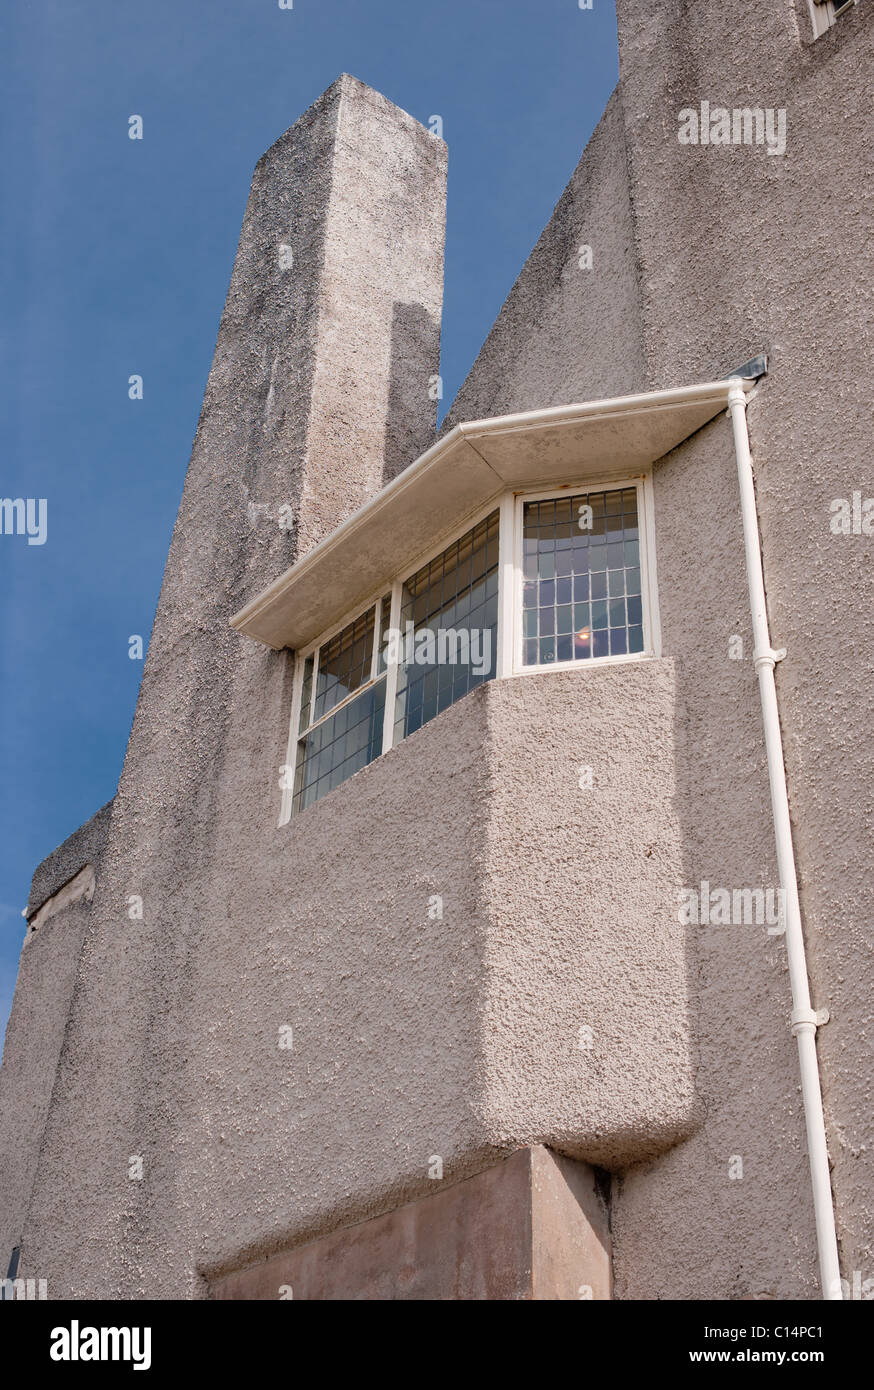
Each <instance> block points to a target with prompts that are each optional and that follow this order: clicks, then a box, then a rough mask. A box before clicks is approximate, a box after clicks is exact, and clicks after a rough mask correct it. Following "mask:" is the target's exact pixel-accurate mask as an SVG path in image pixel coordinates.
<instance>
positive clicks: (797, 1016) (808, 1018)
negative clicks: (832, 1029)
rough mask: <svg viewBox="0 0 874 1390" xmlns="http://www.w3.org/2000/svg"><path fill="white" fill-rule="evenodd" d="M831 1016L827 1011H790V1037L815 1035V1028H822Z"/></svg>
mask: <svg viewBox="0 0 874 1390" xmlns="http://www.w3.org/2000/svg"><path fill="white" fill-rule="evenodd" d="M830 1017H831V1014H830V1013H829V1011H828V1009H793V1010H792V1036H793V1038H797V1037H798V1034H799V1033H808V1032H809V1033H813V1034H814V1035H815V1034H816V1030H817V1028H822V1027H823V1026H824V1025H825V1024H826V1023H828V1021H829V1019H830Z"/></svg>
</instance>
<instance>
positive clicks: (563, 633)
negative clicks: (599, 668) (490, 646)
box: [522, 488, 643, 666]
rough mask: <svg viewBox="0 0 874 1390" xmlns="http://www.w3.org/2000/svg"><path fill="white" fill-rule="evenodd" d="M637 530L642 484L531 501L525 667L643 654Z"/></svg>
mask: <svg viewBox="0 0 874 1390" xmlns="http://www.w3.org/2000/svg"><path fill="white" fill-rule="evenodd" d="M637 528H638V514H637V489H636V488H613V489H605V490H604V491H601V492H594V493H580V494H579V495H578V496H576V497H571V498H560V499H558V500H557V501H555V502H551V501H550V502H526V504H525V508H524V514H523V550H524V554H525V557H526V568H525V583H524V586H523V628H522V633H523V639H524V641H523V660H524V662H525V665H526V666H537V665H550V664H552V663H554V662H556V661H586V660H588V659H590V658H591V657H593V656H594V657H598V656H624V655H626V654H627V653H628V652H640V651H643V618H642V609H641V599H640V597H639V595H640V544H639V540H638V529H637ZM626 595H629V597H628V598H626ZM589 601H590V602H589ZM535 638H537V639H538V640H537V641H535V640H534V639H535Z"/></svg>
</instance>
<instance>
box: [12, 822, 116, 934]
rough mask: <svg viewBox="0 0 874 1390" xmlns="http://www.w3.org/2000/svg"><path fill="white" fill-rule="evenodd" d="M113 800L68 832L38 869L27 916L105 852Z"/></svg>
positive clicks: (33, 882)
mask: <svg viewBox="0 0 874 1390" xmlns="http://www.w3.org/2000/svg"><path fill="white" fill-rule="evenodd" d="M111 814H112V802H111V801H107V803H106V805H105V806H102V807H101V808H100V810H99V811H97V812H96V814H95V815H93V816H92V817H91V819H90V820H87V821H86V822H85V824H84V825H80V826H79V829H78V830H74V832H73V834H72V835H68V837H67V839H66V840H64V842H63V844H61V845H58V848H57V849H56V850H52V853H51V854H50V855H49V856H48V858H47V859H44V860H43V862H42V863H41V864H40V865H39V867H38V868H37V869H36V870H35V871H34V875H33V879H32V880H31V885H30V895H29V897H28V900H27V907H26V908H25V916H26V917H27V918H28V920H30V918H31V917H33V916H34V915H35V914H36V913H37V912H38V911H39V909H40V908H41V907H42V905H43V903H44V902H45V901H46V900H47V899H48V898H51V897H52V896H53V895H54V894H55V893H57V891H58V889H59V888H63V886H64V884H65V883H69V881H70V879H71V878H74V877H75V875H76V874H77V873H78V872H79V870H80V869H81V868H82V867H83V866H84V865H85V864H94V863H96V862H97V860H98V859H99V858H100V856H101V854H102V853H103V846H104V844H105V843H106V836H107V835H108V833H109V820H110V816H111Z"/></svg>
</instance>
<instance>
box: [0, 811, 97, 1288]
mask: <svg viewBox="0 0 874 1390" xmlns="http://www.w3.org/2000/svg"><path fill="white" fill-rule="evenodd" d="M110 809H111V803H110V805H107V806H104V807H103V809H102V810H100V811H98V812H97V814H96V815H95V816H92V817H91V819H90V820H89V821H86V823H85V824H84V825H83V826H81V827H80V828H79V830H77V831H76V832H75V834H73V835H71V836H70V837H69V838H68V839H66V840H65V841H64V842H63V844H61V845H59V846H58V848H57V849H56V850H55V851H54V853H53V854H50V855H49V857H48V859H46V860H45V861H44V862H43V863H42V864H41V865H40V866H39V868H38V869H37V871H36V873H35V874H34V877H33V884H32V886H31V890H30V899H29V902H28V905H27V916H28V920H29V922H32V921H33V918H34V916H35V915H36V914H37V912H38V911H39V909H40V908H41V907H43V906H44V904H46V903H50V902H51V904H52V907H53V908H54V907H55V905H56V904H57V906H58V910H57V911H55V912H54V915H52V916H51V917H50V918H48V920H46V921H45V922H44V923H43V924H42V925H41V926H40V927H39V929H38V930H37V931H33V930H30V931H28V933H27V935H26V936H25V939H24V942H23V944H22V948H21V958H20V960H19V963H18V979H17V981H16V986H15V998H14V1000H13V1005H12V1012H11V1014H10V1015H9V1022H8V1024H7V1026H6V1040H5V1046H4V1049H3V1066H2V1068H0V1121H2V1122H0V1174H2V1181H0V1264H2V1274H3V1275H5V1273H6V1270H7V1267H8V1262H9V1255H10V1253H11V1251H12V1249H13V1247H14V1246H16V1245H20V1242H21V1233H22V1228H23V1225H24V1220H25V1216H26V1213H27V1210H28V1206H29V1203H30V1195H31V1189H32V1187H33V1182H34V1177H35V1174H36V1168H37V1162H38V1158H39V1152H40V1148H41V1145H42V1138H43V1131H44V1129H45V1124H46V1117H47V1115H48V1112H49V1106H50V1104H51V1099H52V1089H53V1086H54V1081H55V1075H56V1072H57V1068H58V1060H59V1057H60V1054H61V1048H62V1046H63V1041H64V1035H65V1031H66V1027H67V1020H68V1018H69V1014H70V1007H71V1003H72V998H73V990H74V989H75V986H76V976H77V969H78V964H79V953H80V951H81V948H82V940H83V938H84V935H85V931H86V929H87V925H88V921H89V915H90V912H91V906H90V899H88V898H86V897H80V898H79V899H78V901H73V902H68V903H66V904H65V903H64V897H63V890H64V889H65V887H66V886H67V885H68V884H69V883H70V881H71V880H72V879H75V878H76V876H77V874H79V873H80V871H81V870H83V869H85V867H86V866H90V867H91V869H92V871H93V873H94V875H95V877H96V878H97V879H100V878H101V864H102V857H103V848H104V845H105V842H106V834H107V830H108V827H109V813H110ZM56 895H59V896H57V897H56ZM53 899H54V902H52V900H53Z"/></svg>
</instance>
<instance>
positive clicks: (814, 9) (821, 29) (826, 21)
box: [807, 0, 856, 39]
mask: <svg viewBox="0 0 874 1390" xmlns="http://www.w3.org/2000/svg"><path fill="white" fill-rule="evenodd" d="M851 3H852V4H853V5H855V4H856V0H851ZM807 6H808V9H809V10H810V19H811V23H812V24H813V37H814V38H815V39H818V38H820V36H821V35H822V34H826V33H828V31H829V29H830V28H831V27H832V25H833V24H837V22H838V20H839V19H841V18H842V17H843V14H844V13H845V12H846V10H848V9H849V8H850V5H849V4H847V5H844V4H843V3H840V4H838V6H837V10H839V11H840V13H836V7H835V3H834V0H807Z"/></svg>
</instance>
